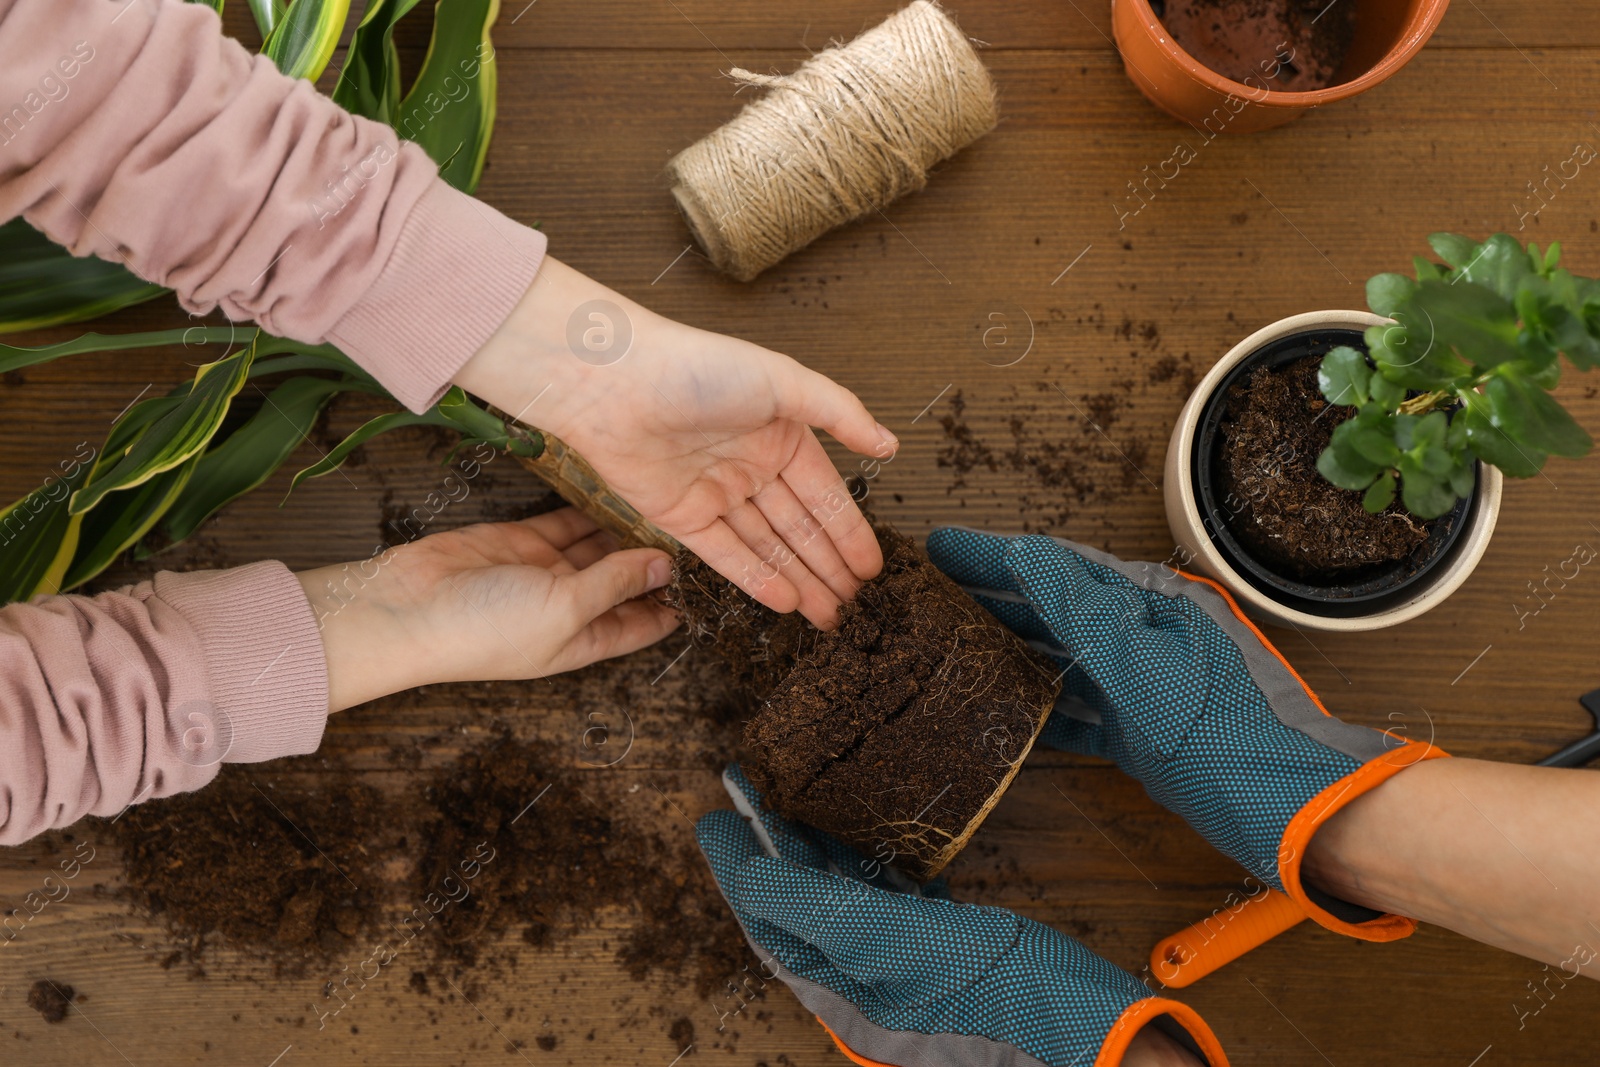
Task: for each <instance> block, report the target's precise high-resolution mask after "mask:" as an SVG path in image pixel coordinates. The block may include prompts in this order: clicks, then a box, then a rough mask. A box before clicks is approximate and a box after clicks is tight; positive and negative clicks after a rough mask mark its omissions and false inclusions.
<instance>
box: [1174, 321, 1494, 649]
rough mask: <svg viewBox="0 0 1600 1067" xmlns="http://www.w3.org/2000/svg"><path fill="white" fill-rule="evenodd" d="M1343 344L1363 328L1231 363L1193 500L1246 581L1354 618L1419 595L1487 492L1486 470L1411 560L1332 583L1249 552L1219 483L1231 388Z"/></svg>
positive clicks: (1202, 431) (1203, 427) (1356, 344)
mask: <svg viewBox="0 0 1600 1067" xmlns="http://www.w3.org/2000/svg"><path fill="white" fill-rule="evenodd" d="M1339 345H1349V346H1351V347H1352V348H1355V349H1357V350H1358V351H1361V352H1365V351H1366V350H1367V346H1366V342H1365V341H1364V340H1363V339H1362V336H1361V333H1360V332H1359V331H1357V330H1350V329H1313V330H1305V331H1301V332H1299V333H1294V334H1290V335H1288V336H1286V337H1281V338H1279V339H1277V340H1275V341H1272V342H1270V343H1268V344H1266V345H1263V346H1262V347H1260V348H1258V349H1256V350H1255V351H1254V352H1252V353H1251V354H1250V355H1249V356H1247V357H1245V358H1244V359H1243V360H1242V361H1241V362H1239V363H1238V364H1237V365H1236V366H1234V367H1233V368H1232V370H1231V371H1230V372H1229V373H1228V375H1227V376H1226V377H1225V378H1223V379H1222V381H1221V382H1220V383H1219V384H1218V385H1217V386H1216V388H1214V389H1213V390H1212V391H1211V394H1210V396H1209V397H1208V398H1207V399H1206V402H1205V407H1204V408H1203V409H1202V411H1201V414H1200V418H1199V422H1198V425H1197V426H1196V428H1195V437H1194V449H1193V452H1192V455H1191V462H1192V477H1193V483H1194V491H1195V499H1196V503H1197V504H1198V506H1199V509H1200V515H1201V518H1202V521H1203V522H1204V525H1205V528H1206V532H1207V534H1208V535H1209V537H1210V539H1211V542H1212V544H1213V545H1214V546H1215V547H1216V549H1217V551H1218V552H1219V553H1220V554H1221V555H1222V557H1223V558H1224V559H1225V560H1226V561H1227V562H1228V564H1229V565H1230V566H1231V567H1232V568H1233V569H1234V570H1235V571H1236V572H1237V573H1238V575H1239V576H1240V577H1241V578H1243V579H1244V580H1245V581H1247V582H1249V583H1250V584H1251V585H1252V586H1254V587H1255V588H1256V589H1258V590H1260V591H1261V592H1262V593H1263V594H1265V595H1266V596H1268V597H1271V598H1272V599H1273V600H1275V601H1277V602H1278V603H1280V604H1283V605H1284V606H1285V607H1288V608H1291V609H1294V610H1297V611H1302V612H1306V613H1307V614H1312V615H1321V616H1325V617H1330V618H1349V617H1354V616H1359V615H1369V614H1375V613H1378V612H1381V611H1384V610H1386V609H1388V608H1390V607H1393V606H1394V605H1397V604H1399V603H1401V602H1403V601H1405V600H1407V599H1409V598H1410V597H1412V596H1414V595H1415V587H1416V586H1418V585H1419V584H1420V583H1423V582H1425V580H1426V579H1427V578H1428V577H1429V575H1430V574H1431V573H1432V572H1434V571H1436V570H1437V569H1439V568H1441V567H1445V566H1448V564H1449V563H1450V561H1451V559H1452V558H1453V556H1454V555H1455V552H1456V550H1457V548H1458V547H1459V543H1460V537H1461V532H1462V531H1463V530H1464V529H1466V528H1467V527H1468V525H1469V523H1470V520H1471V518H1472V515H1473V513H1474V511H1475V509H1476V508H1477V507H1478V506H1479V498H1480V496H1481V495H1482V481H1483V479H1482V476H1481V475H1482V471H1481V469H1480V472H1479V473H1480V477H1479V478H1478V480H1477V483H1476V484H1475V485H1474V487H1473V492H1472V496H1470V497H1468V498H1466V499H1464V500H1461V501H1459V502H1458V503H1457V504H1456V506H1455V508H1454V509H1453V510H1451V511H1449V512H1447V513H1446V514H1444V515H1441V516H1440V517H1439V518H1437V519H1433V520H1430V522H1429V524H1428V538H1427V540H1426V541H1424V542H1423V543H1422V544H1420V545H1418V546H1417V548H1416V549H1415V550H1414V551H1413V552H1412V553H1411V555H1410V556H1408V557H1407V558H1406V559H1403V560H1397V561H1393V562H1389V563H1383V564H1376V565H1374V566H1371V567H1366V568H1362V569H1360V570H1357V571H1345V572H1341V573H1340V574H1339V575H1338V576H1336V577H1330V579H1329V581H1328V582H1327V583H1326V584H1319V583H1316V582H1314V581H1310V580H1305V579H1299V578H1294V577H1290V576H1287V575H1284V574H1281V573H1278V572H1277V571H1275V570H1273V568H1272V567H1271V566H1269V565H1268V564H1266V563H1263V562H1262V561H1261V560H1260V559H1258V558H1257V557H1255V556H1254V555H1252V554H1251V552H1250V551H1249V549H1247V548H1246V547H1245V546H1244V545H1243V544H1242V543H1241V542H1240V541H1239V539H1238V538H1237V537H1235V536H1234V534H1233V532H1232V531H1231V530H1230V529H1229V528H1228V521H1227V520H1228V518H1229V517H1230V514H1231V513H1236V512H1237V511H1238V507H1237V506H1230V503H1229V501H1228V500H1227V499H1226V498H1225V497H1224V495H1223V494H1222V493H1221V491H1220V490H1219V489H1218V487H1217V471H1218V470H1219V469H1220V454H1221V449H1222V423H1223V418H1224V416H1225V414H1226V411H1227V406H1228V405H1227V397H1228V392H1229V390H1230V389H1232V388H1233V387H1234V386H1236V385H1239V384H1241V383H1242V382H1243V381H1244V380H1245V379H1247V378H1248V377H1249V375H1250V374H1251V373H1252V372H1253V371H1255V370H1256V369H1257V368H1258V367H1281V366H1283V365H1284V364H1287V363H1292V362H1294V361H1295V360H1297V359H1302V358H1305V357H1307V356H1313V357H1319V358H1320V357H1321V356H1323V355H1325V354H1326V353H1327V352H1328V351H1329V350H1330V349H1332V348H1335V347H1337V346H1339Z"/></svg>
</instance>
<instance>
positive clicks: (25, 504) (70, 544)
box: [0, 461, 91, 603]
mask: <svg viewBox="0 0 1600 1067" xmlns="http://www.w3.org/2000/svg"><path fill="white" fill-rule="evenodd" d="M72 462H73V469H72V470H71V471H64V474H65V477H62V476H58V475H52V476H51V477H50V478H48V479H46V480H45V484H43V485H41V486H40V487H39V488H37V489H35V490H34V491H33V492H31V493H29V494H28V495H27V496H25V497H23V498H22V499H21V500H18V501H17V502H16V503H14V504H11V505H10V506H9V507H7V508H6V509H5V510H4V511H0V603H11V602H13V601H18V600H27V599H28V598H30V597H32V596H35V595H37V594H39V593H58V592H60V591H61V579H62V577H63V576H64V575H65V574H66V570H67V564H68V563H69V562H71V560H72V553H73V551H74V549H76V547H77V544H78V527H79V523H80V518H81V517H80V516H77V515H72V514H70V513H69V512H68V510H67V502H68V501H69V500H71V499H72V494H73V492H74V490H76V489H77V488H78V486H80V485H82V484H83V481H84V479H86V478H87V477H88V476H89V470H90V467H91V464H90V463H88V462H81V463H80V462H76V461H72Z"/></svg>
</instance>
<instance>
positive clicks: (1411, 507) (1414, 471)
mask: <svg viewBox="0 0 1600 1067" xmlns="http://www.w3.org/2000/svg"><path fill="white" fill-rule="evenodd" d="M1400 500H1401V502H1402V503H1403V504H1405V506H1406V510H1407V511H1409V512H1411V514H1413V515H1415V516H1416V517H1417V518H1419V519H1437V518H1438V517H1439V516H1440V515H1443V514H1444V513H1445V512H1447V511H1449V510H1450V509H1451V508H1453V507H1455V506H1456V495H1455V493H1453V492H1451V491H1450V486H1449V485H1448V484H1446V483H1445V482H1443V481H1441V480H1439V479H1437V478H1435V477H1434V476H1433V475H1431V474H1429V473H1428V472H1427V471H1425V470H1423V469H1422V468H1421V467H1420V466H1419V465H1418V464H1416V463H1415V462H1414V461H1413V460H1412V459H1411V457H1409V456H1402V457H1401V459H1400Z"/></svg>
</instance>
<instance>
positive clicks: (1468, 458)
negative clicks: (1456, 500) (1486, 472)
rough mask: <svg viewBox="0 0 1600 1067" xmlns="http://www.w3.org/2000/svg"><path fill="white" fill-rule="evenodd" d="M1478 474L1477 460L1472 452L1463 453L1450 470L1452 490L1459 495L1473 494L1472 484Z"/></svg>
mask: <svg viewBox="0 0 1600 1067" xmlns="http://www.w3.org/2000/svg"><path fill="white" fill-rule="evenodd" d="M1477 474H1478V463H1477V461H1476V460H1475V459H1474V458H1473V457H1472V454H1471V453H1470V452H1467V453H1463V454H1462V455H1461V456H1460V457H1459V461H1458V462H1457V463H1456V465H1455V466H1454V467H1453V468H1452V469H1451V471H1450V491H1451V492H1452V493H1454V494H1455V495H1456V496H1458V497H1468V496H1471V495H1472V486H1473V484H1474V483H1475V482H1476V480H1477Z"/></svg>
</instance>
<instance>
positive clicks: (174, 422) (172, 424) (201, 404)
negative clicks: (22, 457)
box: [70, 344, 255, 514]
mask: <svg viewBox="0 0 1600 1067" xmlns="http://www.w3.org/2000/svg"><path fill="white" fill-rule="evenodd" d="M254 354H255V346H254V344H251V345H249V346H246V347H244V348H241V349H239V350H238V351H236V352H232V353H230V354H228V355H226V356H224V357H223V358H221V359H219V360H217V361H216V362H215V363H207V364H206V365H205V366H203V367H201V368H200V370H199V371H198V372H197V373H196V374H195V376H194V380H193V381H192V382H190V383H189V388H188V390H187V391H186V392H185V393H184V394H183V396H182V397H181V398H180V399H179V400H178V402H177V403H176V404H175V405H172V406H170V407H169V408H168V409H167V410H165V411H162V412H161V413H160V414H158V415H157V416H156V417H155V418H153V419H151V421H150V422H149V424H148V425H147V426H145V427H143V428H142V429H141V430H140V431H139V432H138V434H137V435H135V436H134V437H133V438H132V440H131V441H129V442H128V444H127V445H126V446H125V447H124V448H119V449H117V450H112V449H109V448H108V449H107V451H106V454H105V455H103V456H102V457H101V460H100V462H99V463H98V464H97V465H96V468H95V471H94V474H93V475H92V476H91V477H90V479H89V481H88V483H87V484H86V485H84V486H83V488H81V489H79V490H78V491H77V492H76V493H74V494H73V496H72V503H71V506H70V507H71V511H72V513H73V514H81V513H82V512H85V511H88V510H89V509H90V508H92V507H94V506H95V505H96V504H97V503H99V502H100V500H101V498H102V497H104V496H105V495H106V494H107V493H110V492H114V491H116V490H119V489H130V488H132V487H133V486H136V485H139V484H141V483H143V482H146V481H148V480H150V479H151V478H154V477H155V476H156V475H158V474H161V473H163V472H165V471H169V470H171V469H173V468H174V467H177V466H180V465H181V464H183V463H185V462H187V461H188V460H189V459H191V458H193V457H194V456H196V455H198V454H199V453H200V452H201V451H202V450H204V449H205V447H206V445H207V443H209V442H210V440H211V438H212V436H213V435H214V434H215V433H216V432H217V429H218V428H219V427H220V426H221V425H222V420H223V417H224V416H225V415H227V413H228V406H229V404H231V403H232V402H233V398H234V395H235V394H236V393H238V392H239V389H240V387H241V386H243V385H244V382H245V378H246V377H247V376H248V375H249V373H250V361H251V359H252V358H253V357H254ZM159 399H168V398H159ZM137 409H138V405H135V410H137ZM131 413H132V412H130V414H131ZM113 436H115V434H113Z"/></svg>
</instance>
